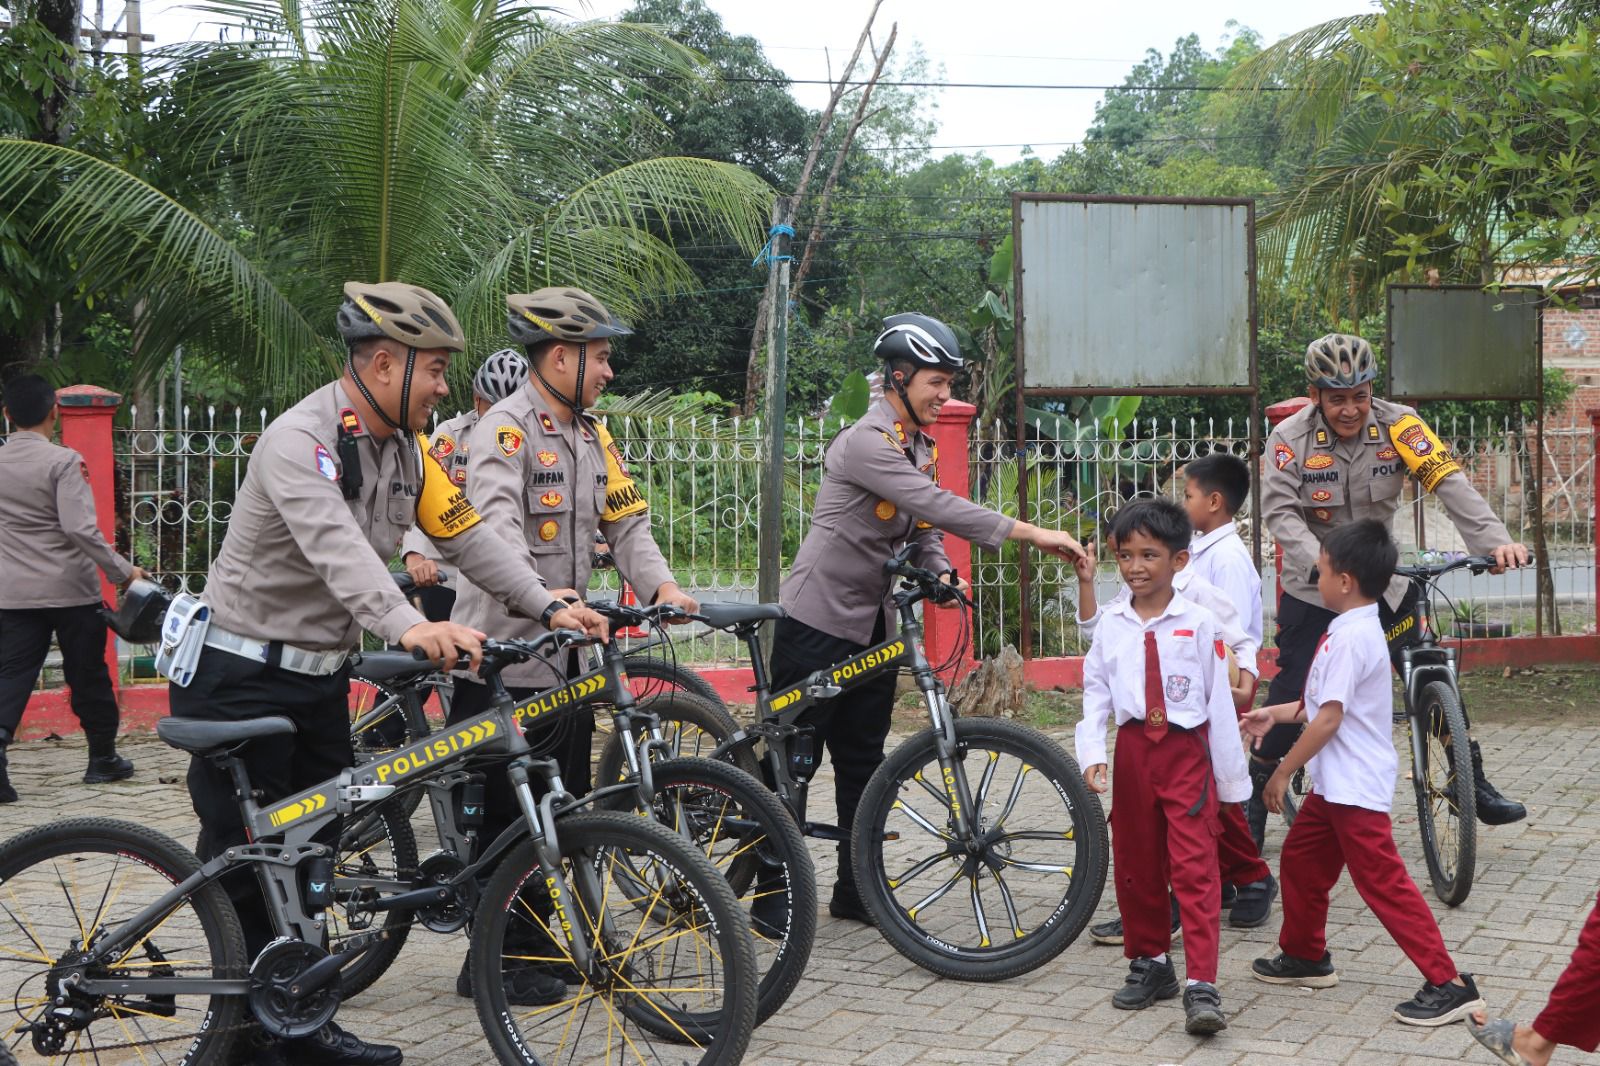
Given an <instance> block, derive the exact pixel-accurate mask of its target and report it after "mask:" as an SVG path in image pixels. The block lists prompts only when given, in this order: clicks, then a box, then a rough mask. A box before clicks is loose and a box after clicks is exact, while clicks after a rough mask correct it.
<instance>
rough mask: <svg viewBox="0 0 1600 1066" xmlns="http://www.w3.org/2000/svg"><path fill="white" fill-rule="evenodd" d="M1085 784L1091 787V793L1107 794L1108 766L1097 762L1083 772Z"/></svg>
mask: <svg viewBox="0 0 1600 1066" xmlns="http://www.w3.org/2000/svg"><path fill="white" fill-rule="evenodd" d="M1083 783H1084V784H1086V785H1088V786H1089V791H1091V792H1101V793H1103V792H1105V790H1106V764H1105V763H1103V762H1097V763H1095V764H1094V765H1093V766H1090V767H1088V768H1087V769H1085V770H1084V771H1083Z"/></svg>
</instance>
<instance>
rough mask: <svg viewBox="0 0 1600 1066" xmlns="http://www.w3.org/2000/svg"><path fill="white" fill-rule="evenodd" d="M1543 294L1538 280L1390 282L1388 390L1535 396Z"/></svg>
mask: <svg viewBox="0 0 1600 1066" xmlns="http://www.w3.org/2000/svg"><path fill="white" fill-rule="evenodd" d="M1542 301H1543V294H1542V293H1541V292H1540V290H1539V289H1537V288H1520V287H1519V288H1513V287H1506V288H1502V289H1500V290H1499V291H1498V292H1485V291H1484V290H1483V289H1480V288H1477V287H1475V286H1441V287H1438V288H1432V287H1429V286H1426V285H1391V286H1389V344H1388V351H1387V352H1385V353H1384V354H1385V355H1386V356H1387V357H1388V361H1389V394H1390V395H1391V396H1400V397H1406V396H1412V397H1418V398H1424V397H1425V398H1428V399H1441V400H1443V399H1463V400H1469V399H1484V400H1517V399H1525V400H1526V399H1533V398H1535V397H1537V396H1538V395H1539V394H1540V388H1539V386H1540V380H1539V364H1540V354H1539V348H1540V330H1539V308H1540V306H1541V303H1542Z"/></svg>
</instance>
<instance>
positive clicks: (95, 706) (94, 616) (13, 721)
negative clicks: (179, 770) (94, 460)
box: [0, 374, 144, 803]
mask: <svg viewBox="0 0 1600 1066" xmlns="http://www.w3.org/2000/svg"><path fill="white" fill-rule="evenodd" d="M5 411H6V416H7V417H8V418H10V419H11V423H12V425H13V426H15V427H16V428H15V430H14V431H13V432H12V434H11V436H10V438H9V439H8V440H7V441H6V446H5V447H4V448H0V573H3V574H5V579H4V580H3V581H0V803H13V802H15V801H16V799H17V792H16V789H14V788H12V787H11V779H10V778H9V777H8V776H7V774H6V746H7V745H8V744H10V743H11V738H12V737H13V736H15V735H16V732H17V727H18V726H19V725H20V724H21V722H22V712H23V710H24V709H26V708H27V706H28V696H29V695H30V694H31V693H32V692H33V686H34V682H36V681H37V680H38V679H39V670H40V668H41V667H43V666H44V660H45V656H46V655H47V654H48V653H49V651H50V637H51V635H52V634H54V635H55V638H56V642H57V643H58V644H59V645H60V646H61V666H62V672H63V673H64V674H65V675H66V681H67V687H68V688H69V689H70V690H71V694H72V713H73V714H75V715H77V716H78V721H79V722H81V723H83V733H84V736H85V738H86V739H87V740H88V741H89V767H88V770H87V771H86V772H85V773H84V775H83V780H84V783H85V784H91V785H92V784H98V783H101V782H105V781H120V780H122V779H123V778H125V777H128V776H130V775H132V773H133V763H131V762H129V761H128V760H127V759H124V758H123V757H122V756H120V755H118V754H117V747H116V742H117V724H118V721H119V715H118V712H117V699H116V695H115V693H114V692H113V691H112V688H111V675H110V673H109V672H108V671H107V670H106V659H105V652H106V624H105V621H104V619H102V618H101V617H100V578H99V576H98V575H97V574H96V573H95V570H96V569H97V568H98V569H99V570H101V571H104V573H105V575H106V577H107V578H108V579H110V581H111V583H112V584H113V585H117V586H119V587H126V586H127V584H128V582H130V581H132V580H133V579H134V578H136V577H143V576H144V571H143V570H141V569H139V568H138V567H137V566H134V565H133V564H132V563H130V562H128V560H126V559H124V558H123V557H122V556H121V555H118V554H117V552H116V549H114V548H112V547H111V545H109V544H107V543H106V541H105V538H104V537H103V536H101V535H100V527H99V525H98V524H97V523H96V521H95V511H94V494H93V492H91V490H90V488H89V467H88V465H87V464H85V463H84V461H83V456H81V455H79V454H78V453H77V452H75V451H73V450H72V449H71V448H63V447H61V446H60V445H59V444H54V443H52V442H51V439H50V438H51V436H52V435H53V434H54V432H55V427H56V421H57V419H58V417H59V416H60V413H61V409H60V408H59V407H57V406H56V390H55V389H53V388H51V387H50V383H49V382H47V381H45V379H44V378H42V377H39V376H38V375H37V374H21V375H18V376H17V377H15V378H13V379H12V380H11V381H10V382H9V383H8V384H7V385H6V388H5Z"/></svg>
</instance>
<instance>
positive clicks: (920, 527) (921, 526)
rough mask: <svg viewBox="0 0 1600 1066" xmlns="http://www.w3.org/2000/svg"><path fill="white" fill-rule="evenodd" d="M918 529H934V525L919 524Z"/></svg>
mask: <svg viewBox="0 0 1600 1066" xmlns="http://www.w3.org/2000/svg"><path fill="white" fill-rule="evenodd" d="M917 528H918V529H932V528H933V523H932V522H918V523H917Z"/></svg>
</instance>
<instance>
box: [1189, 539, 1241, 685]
mask: <svg viewBox="0 0 1600 1066" xmlns="http://www.w3.org/2000/svg"><path fill="white" fill-rule="evenodd" d="M1191 570H1192V571H1194V573H1195V576H1197V577H1203V578H1205V579H1206V580H1207V581H1209V582H1211V584H1213V585H1215V586H1216V587H1217V588H1219V589H1221V590H1222V594H1223V596H1225V597H1227V599H1228V602H1230V603H1232V604H1233V605H1234V608H1235V610H1236V611H1237V612H1238V615H1239V624H1240V625H1241V626H1243V627H1244V631H1245V634H1246V635H1247V636H1248V637H1249V638H1250V641H1251V643H1252V644H1254V645H1255V647H1256V648H1258V649H1259V648H1260V647H1261V571H1260V570H1258V569H1257V568H1256V563H1255V560H1254V559H1252V558H1250V549H1249V548H1247V547H1245V544H1244V541H1242V540H1240V539H1239V531H1238V529H1236V528H1235V527H1234V524H1233V523H1232V522H1227V523H1224V524H1223V525H1220V526H1218V527H1217V528H1216V529H1213V530H1212V531H1211V532H1209V533H1200V534H1196V536H1195V538H1194V540H1193V541H1191V542H1190V543H1189V565H1188V566H1186V567H1184V569H1183V570H1182V571H1180V572H1181V573H1187V572H1188V571H1191ZM1230 647H1231V645H1230ZM1233 654H1234V657H1235V658H1237V659H1238V660H1239V666H1240V667H1241V668H1243V669H1245V670H1249V671H1250V672H1251V673H1252V674H1255V675H1256V676H1257V677H1259V676H1260V675H1261V671H1259V670H1257V669H1256V660H1255V659H1254V658H1251V659H1249V660H1248V661H1247V660H1246V659H1245V658H1244V656H1242V655H1240V654H1239V650H1238V649H1237V648H1235V649H1234V652H1233Z"/></svg>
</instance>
